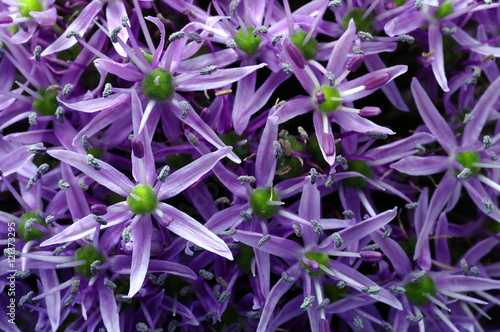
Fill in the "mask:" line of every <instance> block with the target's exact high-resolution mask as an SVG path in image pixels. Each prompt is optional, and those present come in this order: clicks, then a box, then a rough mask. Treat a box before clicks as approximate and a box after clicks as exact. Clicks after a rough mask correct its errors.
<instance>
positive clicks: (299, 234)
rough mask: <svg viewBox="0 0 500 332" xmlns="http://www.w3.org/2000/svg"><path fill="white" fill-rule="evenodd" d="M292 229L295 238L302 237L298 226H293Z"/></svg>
mask: <svg viewBox="0 0 500 332" xmlns="http://www.w3.org/2000/svg"><path fill="white" fill-rule="evenodd" d="M292 228H293V231H294V232H295V235H296V236H297V237H302V230H301V229H300V226H299V225H296V224H293V225H292Z"/></svg>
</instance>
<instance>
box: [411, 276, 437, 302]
mask: <svg viewBox="0 0 500 332" xmlns="http://www.w3.org/2000/svg"><path fill="white" fill-rule="evenodd" d="M405 290H406V298H407V299H408V301H410V302H412V303H415V304H418V305H426V304H427V303H429V301H430V300H429V299H428V298H427V297H426V296H425V295H423V293H429V294H430V295H432V296H436V285H435V284H434V280H433V279H432V278H431V277H429V276H424V277H423V278H422V279H420V280H419V281H418V282H416V283H413V282H409V283H407V284H406V285H405Z"/></svg>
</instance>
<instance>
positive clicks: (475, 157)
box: [455, 151, 481, 176]
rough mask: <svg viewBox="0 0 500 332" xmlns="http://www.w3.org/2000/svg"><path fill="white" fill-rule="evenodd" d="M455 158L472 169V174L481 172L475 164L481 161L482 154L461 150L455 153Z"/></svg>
mask: <svg viewBox="0 0 500 332" xmlns="http://www.w3.org/2000/svg"><path fill="white" fill-rule="evenodd" d="M455 160H456V161H457V162H458V163H459V164H460V165H462V166H463V167H464V168H468V169H470V171H471V176H473V175H474V174H476V173H477V172H479V170H480V168H479V167H477V166H474V165H473V164H475V163H479V162H481V156H480V155H479V153H477V152H474V151H467V152H460V153H457V154H456V155H455Z"/></svg>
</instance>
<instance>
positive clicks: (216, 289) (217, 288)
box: [212, 285, 220, 299]
mask: <svg viewBox="0 0 500 332" xmlns="http://www.w3.org/2000/svg"><path fill="white" fill-rule="evenodd" d="M212 292H213V293H214V297H215V298H216V299H218V298H219V297H220V285H215V286H214V287H213V288H212Z"/></svg>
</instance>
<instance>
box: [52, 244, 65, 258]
mask: <svg viewBox="0 0 500 332" xmlns="http://www.w3.org/2000/svg"><path fill="white" fill-rule="evenodd" d="M64 250H66V245H62V246H59V247H57V248H55V249H54V251H53V252H52V256H59V255H60V254H61V253H62V252H63V251H64Z"/></svg>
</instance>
